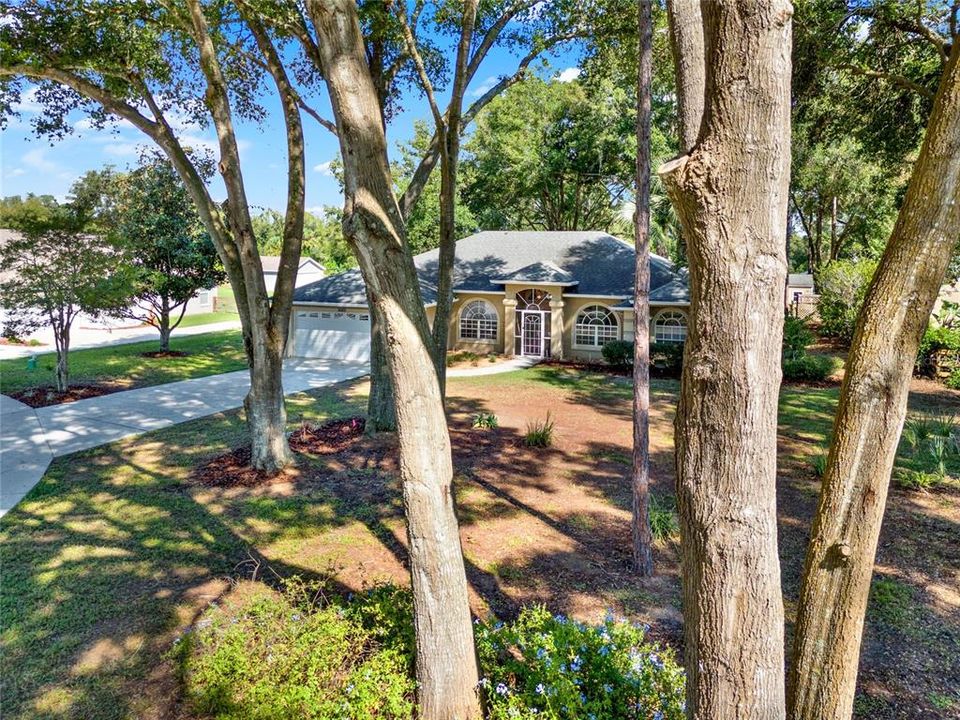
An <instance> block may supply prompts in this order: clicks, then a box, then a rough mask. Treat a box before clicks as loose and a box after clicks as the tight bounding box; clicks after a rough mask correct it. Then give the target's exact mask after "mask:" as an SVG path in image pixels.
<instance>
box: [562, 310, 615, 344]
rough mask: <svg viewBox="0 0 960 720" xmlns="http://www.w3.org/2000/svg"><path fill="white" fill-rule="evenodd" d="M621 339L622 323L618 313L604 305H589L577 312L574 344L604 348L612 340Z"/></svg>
mask: <svg viewBox="0 0 960 720" xmlns="http://www.w3.org/2000/svg"><path fill="white" fill-rule="evenodd" d="M619 339H620V323H619V321H618V320H617V316H616V314H615V313H614V312H613V311H612V310H611V309H610V308H608V307H604V306H603V305H587V306H586V307H585V308H583V309H582V310H581V311H580V312H579V313H577V324H576V327H575V328H574V337H573V344H574V345H576V346H578V347H585V348H602V347H603V346H604V345H606V344H607V343H608V342H610V341H611V340H619Z"/></svg>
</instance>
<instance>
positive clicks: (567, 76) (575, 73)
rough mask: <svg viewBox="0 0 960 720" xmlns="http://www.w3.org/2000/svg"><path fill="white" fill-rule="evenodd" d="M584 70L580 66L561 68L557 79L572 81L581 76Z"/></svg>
mask: <svg viewBox="0 0 960 720" xmlns="http://www.w3.org/2000/svg"><path fill="white" fill-rule="evenodd" d="M581 72H582V70H580V68H578V67H568V68H567V69H566V70H561V71H560V72H559V73H557V80H558V81H560V82H571V81H572V80H576V79H577V78H578V77H580V73H581Z"/></svg>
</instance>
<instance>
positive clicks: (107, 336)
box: [0, 320, 240, 359]
mask: <svg viewBox="0 0 960 720" xmlns="http://www.w3.org/2000/svg"><path fill="white" fill-rule="evenodd" d="M239 329H240V321H239V320H230V321H228V322H218V323H209V324H207V325H194V326H193V327H185V328H177V329H176V330H174V331H173V335H172V338H173V339H174V340H176V339H177V338H181V337H186V336H188V335H203V334H204V333H211V332H219V331H221V330H239ZM47 334H50V333H47ZM41 339H42V340H44V342H45V343H46V344H44V345H0V359H6V358H18V357H29V356H30V355H43V354H44V353H52V352H56V348H55V347H54V345H53V336H52V334H50V337H46V335H43V336H42V338H41ZM151 340H154V341H156V342H158V343H159V342H160V333H159V332H157V330H156V328H152V327H150V326H142V327H136V328H113V329H106V328H74V329H73V330H72V331H71V332H70V350H71V351H73V350H83V349H84V348H93V347H104V346H107V345H127V344H129V343H137V342H150V341H151Z"/></svg>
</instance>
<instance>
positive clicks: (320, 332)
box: [290, 306, 370, 362]
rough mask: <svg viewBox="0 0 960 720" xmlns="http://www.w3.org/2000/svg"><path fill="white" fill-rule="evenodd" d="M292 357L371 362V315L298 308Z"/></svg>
mask: <svg viewBox="0 0 960 720" xmlns="http://www.w3.org/2000/svg"><path fill="white" fill-rule="evenodd" d="M292 341H293V342H292V347H291V350H292V352H290V355H293V356H294V357H311V358H329V359H331V360H349V361H353V362H367V361H369V360H370V314H369V312H368V311H367V310H366V309H363V310H344V309H336V310H335V309H333V308H330V309H316V310H315V309H313V308H304V307H303V306H300V307H296V306H294V312H293V337H292Z"/></svg>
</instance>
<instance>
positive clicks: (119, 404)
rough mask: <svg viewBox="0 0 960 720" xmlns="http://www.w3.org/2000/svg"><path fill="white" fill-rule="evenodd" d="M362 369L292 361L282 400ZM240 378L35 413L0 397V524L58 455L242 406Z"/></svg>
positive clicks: (245, 378) (245, 385) (244, 375)
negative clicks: (289, 395)
mask: <svg viewBox="0 0 960 720" xmlns="http://www.w3.org/2000/svg"><path fill="white" fill-rule="evenodd" d="M367 372H368V368H367V365H366V364H365V363H346V362H340V361H336V360H306V359H291V360H288V361H287V362H286V363H284V368H283V387H284V391H285V392H286V393H288V394H289V393H295V392H301V391H303V390H310V389H313V388H322V387H326V386H328V385H333V384H335V383H338V382H342V381H344V380H350V379H353V378H357V377H360V376H362V375H365V374H366V373H367ZM249 387H250V376H249V373H248V372H247V371H246V370H239V371H237V372H232V373H224V374H222V375H211V376H209V377H204V378H195V379H193V380H183V381H181V382H175V383H169V384H167V385H155V386H153V387H147V388H139V389H136V390H126V391H124V392H118V393H113V394H111V395H104V396H103V397H98V398H90V399H89V400H79V401H77V402H73V403H65V404H63V405H53V406H51V407H45V408H38V409H36V410H34V409H33V408H31V407H28V406H27V405H24V404H23V403H21V402H18V401H16V400H14V399H12V398H9V397H7V396H5V395H0V516H2V515H3V514H4V513H6V512H7V510H9V509H10V508H12V507H13V506H14V505H16V504H17V503H18V502H19V501H20V500H21V499H22V498H23V496H24V495H26V494H27V493H28V492H29V491H30V489H31V488H32V487H33V486H34V485H35V484H36V483H37V482H38V481H39V480H40V478H42V477H43V474H44V472H45V471H46V469H47V466H48V465H49V464H50V461H51V460H52V459H53V458H55V457H59V456H60V455H68V454H70V453H73V452H77V451H78V450H86V449H88V448H92V447H96V446H97V445H103V444H105V443H109V442H113V441H114V440H118V439H120V438H124V437H130V436H132V435H139V434H141V433H144V432H149V431H150V430H157V429H159V428H164V427H168V426H170V425H175V424H176V423H181V422H185V421H187V420H192V419H194V418H198V417H204V416H206V415H212V414H214V413H218V412H223V411H224V410H232V409H233V408H237V407H240V406H242V405H243V399H244V397H245V396H246V394H247V390H248V389H249Z"/></svg>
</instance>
